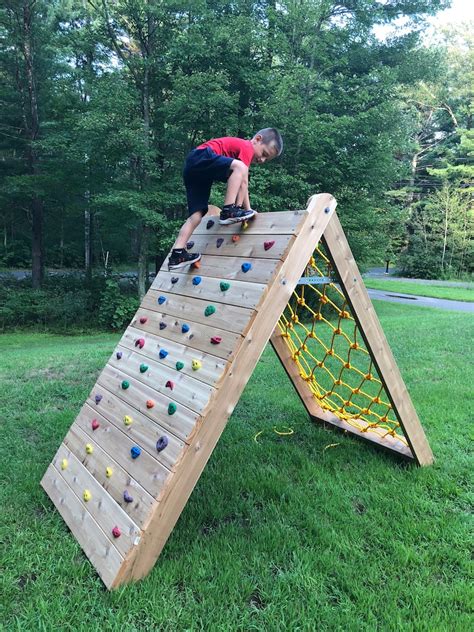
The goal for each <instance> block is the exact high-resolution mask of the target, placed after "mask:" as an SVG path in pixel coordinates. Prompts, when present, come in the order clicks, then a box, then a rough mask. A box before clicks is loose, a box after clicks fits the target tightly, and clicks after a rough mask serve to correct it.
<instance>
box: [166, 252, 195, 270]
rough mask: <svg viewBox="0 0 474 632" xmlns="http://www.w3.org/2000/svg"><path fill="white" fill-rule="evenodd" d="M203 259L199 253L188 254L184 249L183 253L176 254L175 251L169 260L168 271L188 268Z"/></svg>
mask: <svg viewBox="0 0 474 632" xmlns="http://www.w3.org/2000/svg"><path fill="white" fill-rule="evenodd" d="M200 259H201V254H200V253H199V252H193V253H191V252H188V251H187V250H185V249H184V248H183V250H182V251H178V252H176V250H173V252H172V253H171V256H170V258H169V259H168V270H170V271H171V270H179V268H186V266H189V265H192V264H193V263H196V261H199V260H200Z"/></svg>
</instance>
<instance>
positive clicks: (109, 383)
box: [92, 365, 200, 442]
mask: <svg viewBox="0 0 474 632" xmlns="http://www.w3.org/2000/svg"><path fill="white" fill-rule="evenodd" d="M123 380H128V382H129V383H130V387H129V388H128V389H127V390H126V391H124V390H123V389H122V386H121V384H122V381H123ZM96 393H98V394H100V395H102V396H103V397H102V400H101V401H100V403H99V404H98V405H97V406H96V408H97V409H98V410H99V412H100V410H101V406H102V407H107V408H109V407H111V402H110V397H111V396H115V397H118V398H119V399H121V400H122V401H123V402H125V403H126V404H128V412H127V413H126V414H128V415H131V416H132V417H133V416H134V414H135V411H138V412H140V413H142V414H143V415H146V416H147V417H149V418H150V419H152V420H153V421H156V422H157V423H158V424H159V425H160V426H162V427H164V428H165V429H166V430H167V431H168V432H171V433H172V434H174V435H175V436H176V437H179V438H180V439H182V440H183V441H185V442H188V441H189V437H190V436H191V434H192V433H193V431H194V429H195V426H196V424H197V422H198V420H199V419H200V416H199V415H198V414H197V413H195V412H194V411H192V410H190V409H189V408H187V407H186V406H183V405H182V404H178V405H177V410H176V412H175V413H174V414H172V415H170V414H168V405H169V404H170V403H171V402H173V403H174V400H172V399H171V398H170V397H165V396H164V395H162V394H161V393H157V392H156V391H155V390H154V389H151V388H149V387H147V386H145V385H144V384H141V383H140V382H138V381H137V380H134V379H133V378H130V377H129V376H128V375H126V374H125V373H122V372H120V371H117V370H116V369H114V368H113V367H110V366H109V365H107V366H106V367H105V368H104V370H103V371H102V373H101V374H100V375H99V377H98V379H97V386H96V388H94V389H93V393H92V401H94V398H95V394H96ZM148 400H150V402H153V403H154V405H153V407H152V408H148V407H147V401H148Z"/></svg>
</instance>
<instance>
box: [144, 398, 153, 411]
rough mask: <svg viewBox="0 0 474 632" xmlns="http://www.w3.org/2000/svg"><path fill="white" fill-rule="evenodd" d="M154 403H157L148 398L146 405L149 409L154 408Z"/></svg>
mask: <svg viewBox="0 0 474 632" xmlns="http://www.w3.org/2000/svg"><path fill="white" fill-rule="evenodd" d="M154 405H155V402H154V401H153V400H152V399H147V400H146V407H147V408H148V409H150V408H153V406H154Z"/></svg>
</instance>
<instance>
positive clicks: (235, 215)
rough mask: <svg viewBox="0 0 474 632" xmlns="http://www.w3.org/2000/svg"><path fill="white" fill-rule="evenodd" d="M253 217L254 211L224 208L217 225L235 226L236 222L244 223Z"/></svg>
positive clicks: (237, 207) (231, 207)
mask: <svg viewBox="0 0 474 632" xmlns="http://www.w3.org/2000/svg"><path fill="white" fill-rule="evenodd" d="M254 215H255V211H244V210H242V209H241V208H240V206H235V205H232V206H229V207H228V208H226V207H224V208H223V209H222V211H221V214H220V216H219V224H236V223H238V222H246V221H247V220H248V219H251V218H252V217H253V216H254Z"/></svg>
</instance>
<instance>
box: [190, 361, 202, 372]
mask: <svg viewBox="0 0 474 632" xmlns="http://www.w3.org/2000/svg"><path fill="white" fill-rule="evenodd" d="M191 366H192V368H193V371H198V370H199V369H200V368H201V367H202V364H201V362H199V360H193V361H192V362H191Z"/></svg>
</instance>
